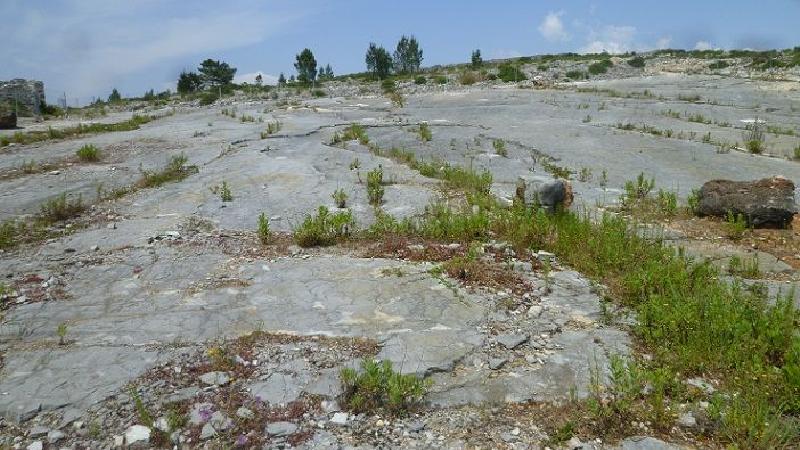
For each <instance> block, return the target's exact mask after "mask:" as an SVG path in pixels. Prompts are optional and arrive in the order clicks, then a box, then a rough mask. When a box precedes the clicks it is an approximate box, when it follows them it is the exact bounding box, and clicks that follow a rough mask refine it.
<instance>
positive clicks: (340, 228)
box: [293, 206, 355, 247]
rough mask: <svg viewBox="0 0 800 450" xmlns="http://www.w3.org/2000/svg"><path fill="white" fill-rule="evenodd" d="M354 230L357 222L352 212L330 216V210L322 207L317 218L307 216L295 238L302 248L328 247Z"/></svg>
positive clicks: (294, 235)
mask: <svg viewBox="0 0 800 450" xmlns="http://www.w3.org/2000/svg"><path fill="white" fill-rule="evenodd" d="M354 228H355V221H354V219H353V214H352V213H351V212H350V211H344V212H337V213H335V214H330V213H329V212H328V208H326V207H324V206H320V207H319V209H318V210H317V215H316V216H311V215H308V216H306V218H305V220H303V223H302V224H300V226H299V227H297V228H296V229H295V230H294V232H293V238H294V241H295V242H296V243H297V245H299V246H301V247H315V246H327V245H333V244H335V243H336V241H337V240H339V239H343V238H345V237H347V236H349V235H350V234H351V233H352V232H353V231H354Z"/></svg>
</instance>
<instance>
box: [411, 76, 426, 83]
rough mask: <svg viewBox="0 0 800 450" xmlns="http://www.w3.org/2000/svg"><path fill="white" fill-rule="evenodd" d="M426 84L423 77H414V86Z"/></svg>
mask: <svg viewBox="0 0 800 450" xmlns="http://www.w3.org/2000/svg"><path fill="white" fill-rule="evenodd" d="M427 82H428V79H427V78H425V75H417V76H416V77H414V84H425V83H427Z"/></svg>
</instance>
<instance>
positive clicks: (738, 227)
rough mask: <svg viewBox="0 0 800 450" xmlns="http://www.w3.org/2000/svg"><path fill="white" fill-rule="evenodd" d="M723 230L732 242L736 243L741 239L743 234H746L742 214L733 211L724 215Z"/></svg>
mask: <svg viewBox="0 0 800 450" xmlns="http://www.w3.org/2000/svg"><path fill="white" fill-rule="evenodd" d="M725 230H726V231H727V234H728V237H729V238H731V239H732V240H734V241H738V240H740V239H742V238H743V237H744V234H745V232H747V220H746V219H745V217H744V214H741V213H739V214H737V213H734V212H733V211H728V212H727V213H725Z"/></svg>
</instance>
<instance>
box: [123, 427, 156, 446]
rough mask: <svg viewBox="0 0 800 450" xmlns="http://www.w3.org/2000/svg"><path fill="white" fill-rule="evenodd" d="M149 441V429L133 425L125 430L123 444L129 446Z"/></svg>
mask: <svg viewBox="0 0 800 450" xmlns="http://www.w3.org/2000/svg"><path fill="white" fill-rule="evenodd" d="M149 440H150V428H147V427H146V426H144V425H133V426H132V427H129V428H128V429H127V430H125V443H126V444H128V445H130V444H133V443H135V442H147V441H149Z"/></svg>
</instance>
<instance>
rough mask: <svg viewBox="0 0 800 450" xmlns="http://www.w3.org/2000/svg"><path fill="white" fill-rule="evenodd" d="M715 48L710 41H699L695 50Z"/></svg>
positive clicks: (695, 45)
mask: <svg viewBox="0 0 800 450" xmlns="http://www.w3.org/2000/svg"><path fill="white" fill-rule="evenodd" d="M713 48H714V46H713V45H711V43H710V42H708V41H697V43H696V44H694V49H695V50H711V49H713Z"/></svg>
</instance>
